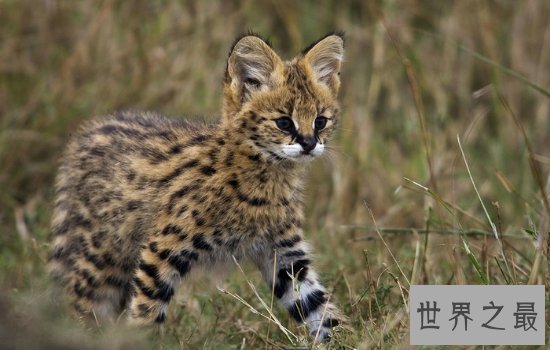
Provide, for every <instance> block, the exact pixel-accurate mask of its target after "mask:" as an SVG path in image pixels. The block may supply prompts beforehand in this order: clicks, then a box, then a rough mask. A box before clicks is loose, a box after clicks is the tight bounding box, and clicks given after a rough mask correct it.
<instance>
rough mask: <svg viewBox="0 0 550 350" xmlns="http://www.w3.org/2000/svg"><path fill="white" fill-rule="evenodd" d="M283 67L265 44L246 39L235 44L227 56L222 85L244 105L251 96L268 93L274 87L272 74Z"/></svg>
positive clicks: (252, 37) (251, 38)
mask: <svg viewBox="0 0 550 350" xmlns="http://www.w3.org/2000/svg"><path fill="white" fill-rule="evenodd" d="M282 65H283V62H282V60H281V59H280V58H279V56H278V55H277V54H276V53H275V51H273V50H272V49H271V47H270V46H269V45H268V44H267V43H266V42H265V41H264V40H262V39H261V38H260V37H258V36H256V35H246V36H244V37H242V38H240V39H238V40H237V42H236V43H235V45H234V46H233V49H232V50H231V53H230V54H229V58H228V60H227V70H226V73H225V83H226V85H227V84H229V85H230V88H231V89H230V91H231V93H233V94H236V95H238V99H239V100H240V102H241V103H243V102H245V101H246V100H248V99H249V98H250V95H251V94H252V93H253V92H255V91H265V90H268V89H269V88H270V87H271V86H272V85H273V75H274V74H273V73H274V72H275V71H276V70H277V69H278V68H280V67H282ZM233 97H236V96H233Z"/></svg>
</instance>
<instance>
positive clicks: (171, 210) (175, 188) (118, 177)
mask: <svg viewBox="0 0 550 350" xmlns="http://www.w3.org/2000/svg"><path fill="white" fill-rule="evenodd" d="M342 57H343V41H342V39H341V37H339V36H336V35H330V36H327V37H326V38H324V39H323V40H321V41H320V42H318V43H317V44H315V45H314V46H313V47H312V48H311V49H310V50H308V51H307V52H305V53H304V54H301V55H299V56H298V57H296V58H294V59H293V60H291V61H287V62H284V61H283V60H281V59H280V58H279V56H278V55H277V54H276V53H275V52H274V51H273V50H272V49H271V48H270V47H269V46H268V45H267V44H266V43H265V42H264V41H263V40H262V39H260V38H259V37H256V36H253V35H248V36H245V37H243V38H241V39H240V40H238V41H237V43H236V44H235V46H234V47H233V50H232V51H231V53H230V56H229V58H228V64H227V71H226V76H225V79H224V87H223V93H224V104H223V116H222V120H221V122H220V123H219V124H216V125H206V124H192V123H190V122H186V121H178V120H170V119H167V118H164V117H162V116H159V115H155V114H152V113H142V112H122V113H115V114H112V115H109V116H106V117H101V118H97V119H95V120H93V121H91V122H89V123H88V124H87V125H85V126H84V127H83V128H82V130H81V131H80V132H79V133H78V135H76V136H75V137H74V138H73V139H72V140H71V142H70V143H69V145H68V147H67V150H66V152H65V153H64V156H63V159H62V165H61V167H60V169H59V174H58V177H57V184H56V190H57V191H56V202H55V210H54V215H53V220H52V227H53V244H52V246H53V251H52V258H51V262H50V265H51V269H52V271H53V272H54V273H55V275H56V276H58V277H59V278H60V279H61V281H62V282H63V285H64V286H65V289H66V291H67V295H68V297H69V299H70V301H71V303H72V305H73V306H74V308H75V310H76V311H77V312H78V313H79V314H82V315H88V314H90V313H92V312H93V313H95V314H96V316H100V317H103V318H112V317H116V316H117V315H118V314H119V313H120V312H121V311H123V310H125V309H127V308H128V310H129V312H128V314H129V318H130V320H131V321H132V322H134V323H148V322H152V321H157V322H162V321H163V319H164V317H165V316H164V315H165V312H166V308H167V306H168V303H169V301H170V298H171V296H172V294H173V293H174V290H175V289H176V288H177V286H178V284H179V283H180V282H181V281H182V280H183V279H185V277H186V276H187V274H188V273H189V272H190V270H192V269H194V268H196V267H199V266H200V267H203V268H206V269H208V267H210V266H219V265H220V264H225V265H228V264H231V256H235V257H236V258H237V259H239V260H242V259H250V260H252V261H253V262H254V263H255V264H256V265H257V266H258V267H259V268H260V270H261V271H262V273H263V275H264V277H265V279H266V281H267V282H268V283H269V285H270V286H272V287H273V288H274V290H275V293H276V295H277V297H278V298H279V299H281V301H282V302H283V304H284V305H285V306H286V307H287V308H288V309H289V311H290V312H291V313H292V314H293V316H294V317H295V318H297V319H298V320H300V319H301V318H302V319H303V320H305V321H306V322H308V324H309V325H310V327H311V329H312V332H313V331H314V332H315V333H316V332H317V329H318V328H319V327H320V326H321V329H320V335H321V336H322V337H325V336H328V334H329V333H328V329H329V328H330V327H332V326H334V324H336V317H337V311H336V309H335V308H334V306H332V304H329V305H328V306H327V310H328V313H327V314H326V316H325V324H324V325H321V323H320V320H319V319H315V317H317V318H318V316H319V314H318V311H319V309H321V310H324V308H325V304H326V300H325V291H324V289H323V287H322V286H321V285H320V284H319V282H318V281H317V277H316V274H315V272H313V270H312V269H311V267H310V266H309V265H310V260H309V258H307V254H308V247H307V244H306V243H305V242H304V241H303V238H302V225H303V221H304V217H303V209H302V206H303V205H302V191H301V189H302V183H303V181H304V177H305V174H304V170H305V167H304V163H306V161H307V160H309V159H312V158H313V157H314V155H316V154H317V153H319V152H321V151H322V147H323V145H324V144H325V142H327V140H328V138H329V137H330V135H331V133H332V131H333V130H334V128H335V127H336V125H337V118H338V103H337V96H336V95H337V93H338V87H339V76H338V75H339V69H340V64H341V61H342ZM283 116H287V117H289V118H292V120H293V121H294V122H295V123H296V125H297V129H298V130H297V133H296V134H294V136H292V135H289V134H288V133H286V132H283V131H282V130H281V129H280V128H279V127H278V126H277V125H278V124H277V119H278V118H281V117H283ZM318 116H324V117H326V118H327V119H328V121H327V123H326V126H325V127H324V128H323V129H322V130H314V128H313V125H314V122H315V120H316V118H317V117H318ZM306 137H310V139H313V137H315V140H316V142H317V143H316V144H315V148H314V149H313V150H312V151H311V153H310V154H302V153H303V152H305V151H300V149H302V148H300V147H306V146H304V145H303V144H302V143H300V145H302V146H300V145H298V144H297V143H296V142H302V141H300V140H303V139H304V138H306ZM304 142H305V141H304ZM284 147H286V148H285V149H286V151H284V150H283V148H284ZM296 150H297V151H296ZM316 150H317V151H316ZM285 152H287V153H285ZM289 152H298V153H299V154H298V155H296V156H293V155H292V156H289V155H288V154H293V153H289ZM316 152H317V153H316ZM274 254H277V262H278V264H277V271H276V276H277V277H276V280H275V281H273V280H272V275H273V271H272V269H273V259H274V258H275V256H274ZM289 279H294V282H296V283H290V282H289ZM292 285H297V286H298V287H300V285H301V286H302V288H301V290H300V289H292ZM304 293H309V294H307V295H305V294H304ZM308 298H309V299H308ZM315 298H317V299H315ZM310 299H311V300H310ZM314 299H315V300H314ZM310 306H311V307H310ZM308 308H309V309H311V310H308ZM304 313H306V314H309V316H308V315H305V317H304ZM327 319H330V320H331V321H330V322H328V323H327V322H326V320H327Z"/></svg>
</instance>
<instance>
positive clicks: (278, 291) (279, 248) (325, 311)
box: [256, 232, 343, 340]
mask: <svg viewBox="0 0 550 350" xmlns="http://www.w3.org/2000/svg"><path fill="white" fill-rule="evenodd" d="M266 249H269V250H270V251H268V252H264V254H263V256H258V257H257V259H256V260H257V262H258V265H259V267H260V269H261V271H262V275H263V276H264V278H265V280H266V281H267V283H268V285H269V286H270V288H271V289H272V292H273V294H274V295H275V296H276V297H277V299H279V300H280V302H281V303H282V304H283V305H284V307H285V308H286V309H287V310H288V312H289V313H290V314H291V315H292V317H293V318H294V319H295V320H296V321H297V322H305V323H307V325H308V327H309V334H310V335H311V336H312V337H313V338H316V339H318V340H327V339H328V338H330V336H331V328H333V327H335V326H337V325H338V324H340V323H341V322H342V319H343V317H342V316H341V314H340V312H339V311H338V310H337V308H336V307H335V306H334V305H333V304H332V303H330V302H329V294H328V292H327V291H326V289H325V288H324V287H323V285H322V284H321V283H320V282H319V279H318V276H317V273H316V272H315V271H314V270H313V268H312V266H311V263H312V261H311V257H310V255H309V246H308V244H307V243H306V242H305V241H304V240H303V239H302V235H301V232H295V233H294V234H290V235H285V236H284V237H280V238H278V239H277V240H275V241H274V242H273V244H272V245H271V246H269V247H268V248H266Z"/></svg>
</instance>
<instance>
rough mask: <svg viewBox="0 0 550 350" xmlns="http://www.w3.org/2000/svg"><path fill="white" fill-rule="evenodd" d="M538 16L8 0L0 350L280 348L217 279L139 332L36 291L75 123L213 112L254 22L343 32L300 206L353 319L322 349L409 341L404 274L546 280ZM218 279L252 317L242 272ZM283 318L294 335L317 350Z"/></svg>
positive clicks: (289, 47)
mask: <svg viewBox="0 0 550 350" xmlns="http://www.w3.org/2000/svg"><path fill="white" fill-rule="evenodd" d="M549 18H550V3H549V2H548V1H544V0H526V1H469V0H468V1H456V2H450V1H420V0H405V1H396V0H395V1H391V0H390V1H369V2H361V1H333V0H323V1H316V2H312V1H300V2H297V1H284V0H272V1H265V2H258V1H252V0H245V1H177V2H175V1H173V2H162V1H113V0H106V1H67V0H58V1H56V0H40V1H34V0H21V1H15V0H2V1H0V285H1V286H2V293H0V311H4V312H0V314H2V315H3V316H0V337H2V338H5V339H9V342H6V343H4V344H10V346H9V347H14V348H25V347H27V348H28V347H29V346H31V347H40V344H42V347H44V348H46V347H48V344H50V345H49V346H50V347H52V346H54V345H51V344H56V345H55V346H60V344H66V345H65V346H66V347H67V348H71V347H72V346H74V344H77V346H79V345H78V344H82V343H85V344H87V346H89V347H90V348H125V347H128V348H134V347H139V346H140V345H141V346H142V347H144V348H149V347H151V346H153V347H155V348H159V349H163V348H173V347H177V346H179V347H182V348H197V347H204V348H223V347H226V346H228V347H229V346H230V347H232V348H236V347H242V348H258V347H266V348H271V347H285V346H286V347H289V346H292V345H291V342H290V340H289V339H288V338H287V337H286V336H285V335H284V332H282V331H280V328H278V327H277V326H276V325H275V324H273V323H272V322H269V321H266V320H265V319H264V318H262V317H261V316H258V315H256V314H254V313H251V312H250V309H249V308H248V307H246V306H244V305H243V304H242V303H240V302H238V301H236V300H234V299H233V298H232V297H231V296H229V295H227V294H221V293H220V292H219V291H218V290H216V289H215V288H211V289H209V290H210V292H204V291H203V289H202V288H196V287H195V288H193V287H190V288H189V289H188V290H186V291H185V292H184V293H183V294H185V296H182V297H180V298H178V300H176V301H175V302H174V303H173V304H174V305H173V306H172V308H171V313H170V317H169V321H168V323H167V326H166V327H165V329H164V330H163V331H162V332H160V333H158V332H157V333H155V332H153V333H152V334H147V335H145V336H144V337H141V338H139V339H137V340H133V339H134V338H133V337H135V334H133V335H132V336H120V335H116V334H114V335H113V334H112V332H109V330H106V329H104V328H99V329H95V328H94V327H91V329H89V326H78V325H74V322H72V321H71V319H70V318H67V317H65V316H63V317H62V316H60V315H63V312H62V311H60V308H61V306H59V305H58V304H56V302H57V301H56V298H54V297H53V296H52V295H51V293H50V292H44V291H49V290H50V287H51V282H50V281H49V279H48V278H47V276H46V275H45V269H44V262H45V259H46V255H47V249H48V241H47V236H48V233H49V229H48V221H49V214H50V208H51V204H50V203H51V198H52V181H53V176H54V174H55V168H56V164H57V160H58V158H59V155H60V152H61V150H62V148H63V145H64V143H65V142H66V140H67V138H68V137H69V135H70V134H71V132H73V131H74V130H76V128H77V127H78V125H79V124H80V123H81V122H82V121H83V120H85V119H87V118H90V117H91V116H93V115H98V114H102V113H106V112H109V111H111V110H113V109H123V108H138V109H154V110H157V111H161V112H163V113H166V114H169V115H174V116H185V117H189V118H192V117H194V116H196V115H201V116H206V117H209V118H212V119H215V118H217V116H218V114H219V113H218V112H219V110H220V103H221V99H220V98H221V78H222V74H223V70H224V65H225V58H226V55H227V51H228V49H229V47H230V44H231V43H232V41H233V39H234V37H235V36H237V35H238V34H239V33H241V32H243V31H247V30H248V29H253V30H255V31H257V32H259V33H262V34H264V35H266V36H269V37H270V38H271V40H272V42H273V45H274V47H275V48H276V49H277V50H278V51H279V52H282V53H284V55H285V56H286V57H290V56H291V55H292V54H294V53H295V52H296V51H297V50H299V49H300V48H302V47H304V46H306V45H307V44H308V43H309V42H311V41H313V40H315V39H316V38H317V37H319V36H321V35H322V34H324V33H325V32H328V31H331V30H334V29H337V30H344V31H345V32H346V62H345V64H344V69H343V72H342V79H343V84H342V91H341V100H342V106H343V117H342V125H341V130H340V132H339V134H338V136H337V137H336V140H335V141H334V142H333V144H332V146H331V152H330V153H331V154H330V155H329V156H328V157H327V158H326V159H325V160H324V161H319V162H318V163H317V164H315V165H314V166H313V168H312V169H311V172H310V173H311V174H310V178H311V181H310V182H309V186H308V198H309V203H308V206H307V212H308V222H307V228H308V230H307V231H308V233H307V234H308V236H309V237H310V240H311V241H312V243H313V245H314V247H315V249H316V251H317V252H318V258H317V260H318V265H319V270H320V271H322V276H323V279H324V280H325V281H327V282H328V285H329V287H330V288H332V290H333V291H334V293H333V295H332V297H331V298H332V299H334V300H335V302H336V303H337V304H339V305H341V307H342V309H343V310H344V311H345V312H346V314H348V315H349V316H350V320H351V322H350V325H349V327H348V328H347V329H342V330H340V332H339V333H338V335H337V337H336V339H335V340H334V342H333V343H332V345H333V346H335V347H341V348H351V347H360V348H370V347H379V348H386V347H395V346H400V345H406V344H408V335H407V332H408V331H407V328H408V319H407V312H406V301H407V293H408V286H409V284H414V283H430V284H436V283H439V284H445V283H452V284H463V283H474V284H477V283H494V284H506V283H514V284H524V283H545V284H546V286H547V289H548V287H550V281H549V279H548V259H547V256H548V253H549V251H548V242H549V240H548V234H549V217H550V213H549V211H548V207H547V203H546V202H545V200H544V196H545V195H544V193H546V196H547V195H548V193H549V192H550V188H549V186H550V185H549V177H548V174H549V167H550V147H549V146H548V145H549V144H550V118H549V115H550V113H549V112H550V100H549V92H548V91H549V85H550V74H549V69H550V49H549V44H550V22H549ZM457 135H458V138H459V139H460V142H461V144H460V145H461V147H462V152H461V149H460V147H459V143H458V141H457ZM466 164H468V166H469V172H468V171H467V168H466ZM474 184H475V188H474ZM476 190H477V192H478V193H476ZM478 194H479V195H478ZM482 203H483V205H484V206H485V208H486V211H485V210H484V208H483V206H482ZM495 235H496V237H495ZM244 271H245V274H246V275H247V277H246V278H249V279H250V280H251V281H252V283H253V285H255V286H257V287H258V288H259V289H260V290H259V296H260V297H262V298H265V299H266V300H268V298H269V292H268V291H267V289H266V288H264V287H261V286H262V285H261V282H260V280H259V278H258V276H257V275H256V274H255V273H254V272H253V271H252V270H251V269H247V268H246V267H245V268H244ZM199 285H201V284H199ZM223 289H224V290H225V291H228V292H231V293H233V294H234V295H236V296H239V297H240V298H242V299H243V300H244V301H246V302H247V303H249V304H250V306H253V307H254V308H258V309H261V303H260V302H259V300H258V299H257V297H256V294H255V292H254V291H253V290H251V289H250V288H249V285H248V284H247V283H246V281H245V279H244V278H243V277H242V276H241V275H240V274H239V273H236V274H234V275H233V276H232V277H231V278H230V279H229V280H228V282H227V283H226V285H225V286H223ZM547 299H548V297H547ZM54 301H55V302H54ZM275 314H276V315H277V316H278V317H279V319H280V320H281V323H282V324H283V325H284V326H285V327H289V331H291V332H292V333H293V334H296V335H297V336H299V337H300V340H298V341H294V340H293V342H294V345H295V346H304V347H310V346H312V342H310V341H308V340H304V339H302V338H301V337H302V336H303V335H304V334H305V330H304V329H303V327H299V326H296V325H293V324H292V323H291V322H290V321H289V319H288V317H286V316H284V313H283V312H282V310H280V309H277V310H276V311H275ZM31 316H32V317H31ZM546 319H549V317H548V315H547V317H546ZM46 325H47V326H46ZM547 330H548V327H547ZM130 332H131V331H130ZM115 333H116V332H115ZM94 339H99V340H94ZM41 340H44V341H43V342H41ZM6 341H8V340H6Z"/></svg>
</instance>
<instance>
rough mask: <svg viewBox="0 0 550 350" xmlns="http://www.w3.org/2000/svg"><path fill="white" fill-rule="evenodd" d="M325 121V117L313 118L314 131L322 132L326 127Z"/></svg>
mask: <svg viewBox="0 0 550 350" xmlns="http://www.w3.org/2000/svg"><path fill="white" fill-rule="evenodd" d="M327 121H328V119H327V118H326V117H317V118H315V130H323V129H324V128H325V126H327Z"/></svg>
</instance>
